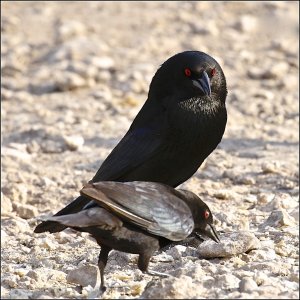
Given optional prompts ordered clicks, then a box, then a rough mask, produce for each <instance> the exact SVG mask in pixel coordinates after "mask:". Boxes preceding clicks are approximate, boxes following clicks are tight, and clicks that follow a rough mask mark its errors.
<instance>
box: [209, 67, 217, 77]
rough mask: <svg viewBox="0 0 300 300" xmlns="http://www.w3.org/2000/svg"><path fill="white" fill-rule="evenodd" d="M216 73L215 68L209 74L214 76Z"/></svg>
mask: <svg viewBox="0 0 300 300" xmlns="http://www.w3.org/2000/svg"><path fill="white" fill-rule="evenodd" d="M216 73H217V70H216V68H213V69H211V72H210V74H211V76H215V75H216Z"/></svg>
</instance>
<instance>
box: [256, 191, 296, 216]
mask: <svg viewBox="0 0 300 300" xmlns="http://www.w3.org/2000/svg"><path fill="white" fill-rule="evenodd" d="M271 195H272V194H271ZM272 196H273V197H271V196H270V197H269V198H268V200H270V201H269V203H267V205H265V203H263V207H262V208H261V210H262V211H266V212H271V211H274V210H278V209H293V208H295V207H297V205H298V200H297V199H296V198H293V197H292V196H291V195H289V194H286V193H278V194H276V195H275V196H274V195H272Z"/></svg>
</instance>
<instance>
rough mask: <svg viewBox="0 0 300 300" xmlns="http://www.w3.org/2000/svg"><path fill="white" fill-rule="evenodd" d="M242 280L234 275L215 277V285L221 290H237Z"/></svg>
mask: <svg viewBox="0 0 300 300" xmlns="http://www.w3.org/2000/svg"><path fill="white" fill-rule="evenodd" d="M239 282H240V279H238V278H237V277H236V276H234V275H232V274H222V275H215V283H214V284H215V285H216V286H217V287H219V288H220V289H222V290H223V289H235V288H237V287H238V286H239Z"/></svg>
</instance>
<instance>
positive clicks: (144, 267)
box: [138, 252, 170, 277]
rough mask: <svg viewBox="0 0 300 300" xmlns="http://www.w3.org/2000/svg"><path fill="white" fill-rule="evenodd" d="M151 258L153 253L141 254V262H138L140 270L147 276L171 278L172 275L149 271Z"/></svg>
mask: <svg viewBox="0 0 300 300" xmlns="http://www.w3.org/2000/svg"><path fill="white" fill-rule="evenodd" d="M151 256H152V252H151V253H143V254H140V256H139V260H138V267H139V269H140V270H141V271H142V272H143V273H146V274H149V275H152V276H160V277H170V275H169V274H166V273H161V272H156V271H151V270H148V266H149V261H150V258H151Z"/></svg>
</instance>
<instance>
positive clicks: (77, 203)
mask: <svg viewBox="0 0 300 300" xmlns="http://www.w3.org/2000/svg"><path fill="white" fill-rule="evenodd" d="M89 201H90V200H89V199H88V198H87V197H84V196H79V197H78V198H77V199H75V200H74V201H72V202H71V203H70V204H69V205H67V206H66V207H65V208H63V209H62V210H60V211H59V212H58V213H56V214H55V215H54V216H61V215H69V214H73V213H76V212H78V211H80V210H81V209H82V208H83V207H84V206H85V205H86V204H87V203H88V202H89ZM66 228H67V227H66V226H65V225H62V224H60V223H58V222H54V221H44V222H42V223H41V224H39V225H37V226H36V228H35V229H34V232H35V233H42V232H45V231H49V232H50V233H54V232H59V231H62V230H64V229H66Z"/></svg>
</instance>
